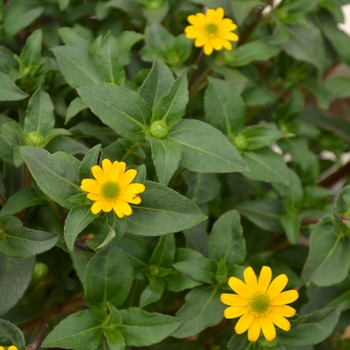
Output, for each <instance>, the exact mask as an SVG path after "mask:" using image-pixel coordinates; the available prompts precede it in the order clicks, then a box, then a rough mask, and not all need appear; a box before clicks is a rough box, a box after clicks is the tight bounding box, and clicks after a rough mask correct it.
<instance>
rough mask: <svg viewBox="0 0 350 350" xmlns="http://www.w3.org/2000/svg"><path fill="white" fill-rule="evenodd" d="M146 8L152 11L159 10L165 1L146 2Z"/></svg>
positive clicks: (153, 0)
mask: <svg viewBox="0 0 350 350" xmlns="http://www.w3.org/2000/svg"><path fill="white" fill-rule="evenodd" d="M145 5H146V7H147V8H149V9H150V10H157V9H159V8H160V7H162V5H163V0H151V1H147V2H146V4H145Z"/></svg>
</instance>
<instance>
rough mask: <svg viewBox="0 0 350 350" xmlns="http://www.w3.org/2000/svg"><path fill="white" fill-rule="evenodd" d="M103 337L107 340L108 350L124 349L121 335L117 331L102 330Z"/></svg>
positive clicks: (123, 340)
mask: <svg viewBox="0 0 350 350" xmlns="http://www.w3.org/2000/svg"><path fill="white" fill-rule="evenodd" d="M103 334H104V336H105V337H106V339H107V344H108V347H109V350H124V349H125V347H126V344H125V339H124V337H123V336H122V334H121V333H119V332H118V331H117V330H115V329H113V330H104V331H103Z"/></svg>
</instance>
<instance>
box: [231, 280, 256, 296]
mask: <svg viewBox="0 0 350 350" xmlns="http://www.w3.org/2000/svg"><path fill="white" fill-rule="evenodd" d="M228 285H229V286H230V288H231V289H232V290H233V291H234V292H236V293H237V294H239V295H240V296H241V297H244V298H249V297H250V295H251V294H252V293H251V291H250V290H249V288H248V287H247V285H246V284H245V283H243V282H242V281H241V280H240V279H239V278H237V277H231V278H230V279H229V280H228Z"/></svg>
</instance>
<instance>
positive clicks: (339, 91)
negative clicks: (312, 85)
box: [324, 76, 350, 101]
mask: <svg viewBox="0 0 350 350" xmlns="http://www.w3.org/2000/svg"><path fill="white" fill-rule="evenodd" d="M324 85H325V88H326V89H327V92H328V95H329V99H330V101H333V100H335V99H337V98H348V97H350V78H349V77H343V76H331V77H329V78H327V80H326V81H325V83H324Z"/></svg>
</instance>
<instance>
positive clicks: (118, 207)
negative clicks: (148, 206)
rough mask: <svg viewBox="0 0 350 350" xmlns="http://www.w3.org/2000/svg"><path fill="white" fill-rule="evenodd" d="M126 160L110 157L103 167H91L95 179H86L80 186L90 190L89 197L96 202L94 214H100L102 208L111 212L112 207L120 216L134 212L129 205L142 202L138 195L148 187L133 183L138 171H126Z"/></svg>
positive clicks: (92, 208) (104, 161)
mask: <svg viewBox="0 0 350 350" xmlns="http://www.w3.org/2000/svg"><path fill="white" fill-rule="evenodd" d="M125 169H126V164H125V163H124V162H118V161H115V162H113V163H112V162H111V161H110V160H109V159H104V160H103V161H102V168H101V167H100V166H98V165H94V166H93V167H92V168H91V171H92V174H93V176H94V178H95V179H96V180H94V179H84V180H82V182H81V186H80V188H81V189H82V190H83V191H86V192H89V193H88V195H87V197H88V198H89V199H91V200H92V201H95V203H94V204H93V205H92V207H91V211H92V213H93V214H98V213H99V212H100V211H101V210H102V211H104V212H110V211H111V210H112V209H113V210H114V211H115V213H116V214H117V215H118V217H119V218H122V217H124V216H125V215H126V216H129V215H131V214H132V209H131V207H130V205H129V203H131V204H140V203H141V198H140V197H139V196H138V194H139V193H142V192H143V191H144V190H145V189H146V188H145V186H144V185H143V184H140V183H131V181H132V180H133V179H134V178H135V176H136V174H137V171H136V170H135V169H129V170H127V171H125Z"/></svg>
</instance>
